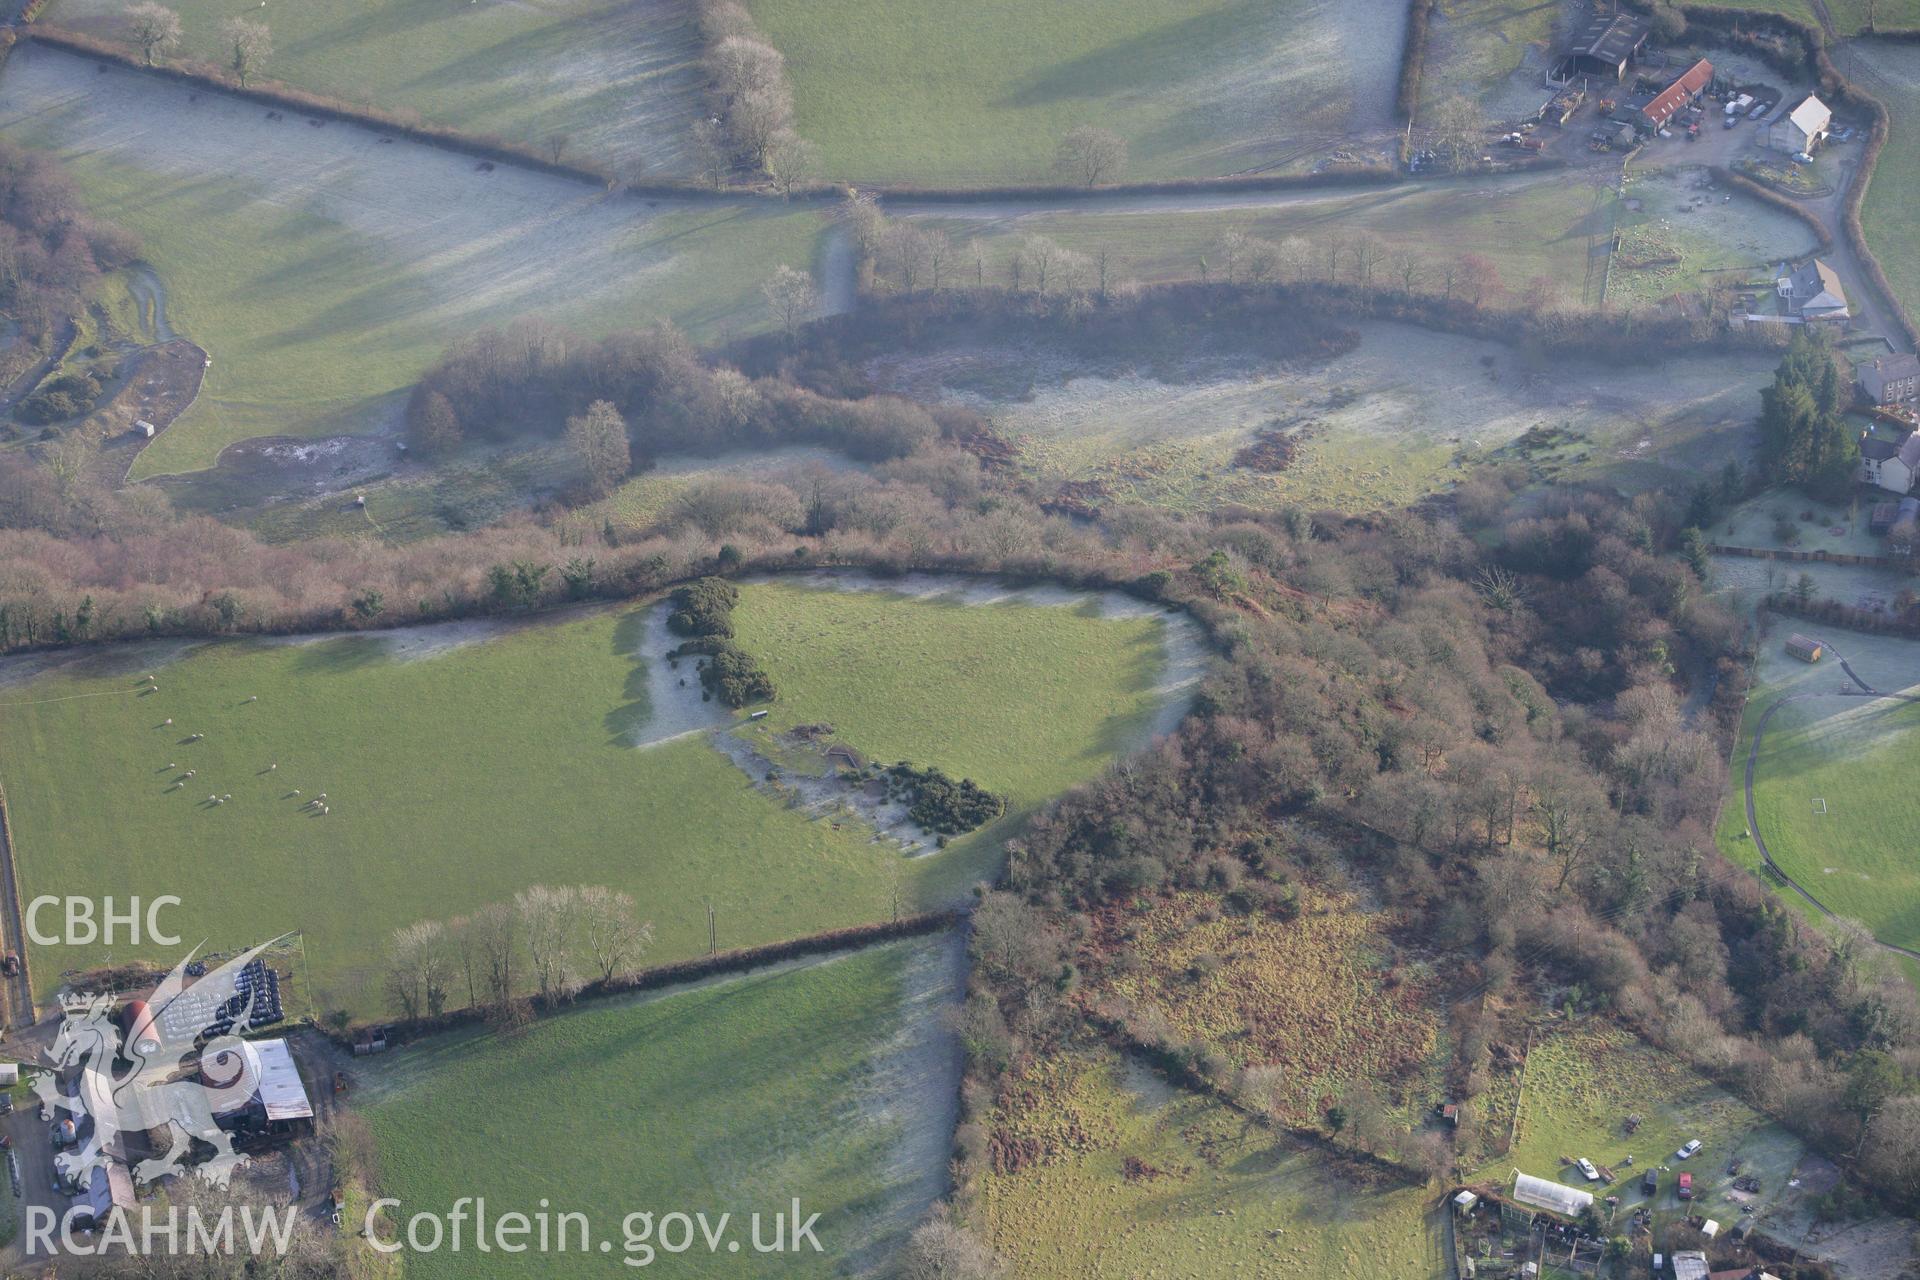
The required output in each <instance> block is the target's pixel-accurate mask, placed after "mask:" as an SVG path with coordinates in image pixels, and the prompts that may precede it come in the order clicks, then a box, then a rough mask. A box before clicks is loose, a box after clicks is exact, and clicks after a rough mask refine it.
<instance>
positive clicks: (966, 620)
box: [733, 584, 1165, 809]
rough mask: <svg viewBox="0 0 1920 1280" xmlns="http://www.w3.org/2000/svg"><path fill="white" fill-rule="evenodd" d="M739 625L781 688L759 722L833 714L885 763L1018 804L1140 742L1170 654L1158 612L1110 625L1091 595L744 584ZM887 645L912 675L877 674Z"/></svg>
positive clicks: (847, 736)
mask: <svg viewBox="0 0 1920 1280" xmlns="http://www.w3.org/2000/svg"><path fill="white" fill-rule="evenodd" d="M733 619H734V631H735V635H736V637H737V640H736V642H737V643H738V644H739V645H740V646H741V647H742V648H744V649H746V650H747V651H748V652H749V653H753V654H756V655H758V656H760V657H761V659H762V662H763V665H764V666H765V667H766V668H767V671H768V672H769V673H770V674H771V675H772V676H773V682H774V685H775V687H777V688H778V689H780V690H781V696H780V701H779V703H778V704H777V705H776V706H775V707H773V708H772V710H771V712H770V714H769V715H768V716H767V717H766V719H764V720H762V721H760V722H759V724H758V725H757V726H756V727H757V728H759V729H761V730H763V731H765V732H768V733H778V732H780V731H781V730H783V729H785V728H788V727H790V726H792V725H796V724H818V723H822V722H827V723H831V724H832V725H833V726H834V730H835V734H836V736H837V737H838V738H839V739H840V740H842V741H844V742H848V743H851V744H853V745H854V746H855V747H857V748H858V749H859V750H860V751H861V752H863V753H864V754H865V755H867V756H869V757H870V758H872V759H875V760H879V761H884V762H892V761H895V760H912V761H914V762H916V763H920V764H938V765H939V766H940V767H941V768H943V769H945V770H947V771H948V772H949V773H953V774H956V775H964V776H967V777H970V778H972V779H973V780H974V781H975V782H978V783H980V784H981V785H982V786H985V787H987V788H988V789H989V790H993V791H998V792H1001V793H1002V794H1005V795H1006V796H1008V797H1009V798H1010V799H1011V800H1012V801H1013V803H1014V806H1015V808H1016V809H1018V808H1019V807H1021V806H1025V805H1031V804H1033V803H1035V802H1037V801H1039V800H1042V799H1044V798H1046V797H1047V796H1050V795H1052V794H1054V793H1056V792H1058V791H1063V790H1065V789H1066V788H1067V787H1069V786H1071V785H1073V784H1074V783H1076V782H1079V781H1081V780H1083V779H1085V778H1088V777H1091V776H1092V775H1094V774H1096V773H1098V772H1099V771H1100V770H1101V769H1102V768H1104V767H1105V766H1106V765H1107V763H1108V762H1110V761H1111V760H1112V759H1113V758H1114V757H1115V756H1116V755H1117V754H1118V753H1120V752H1121V751H1123V750H1125V749H1126V748H1127V746H1128V745H1129V744H1130V743H1134V742H1137V741H1139V739H1140V737H1141V736H1142V734H1143V732H1144V731H1145V729H1146V726H1147V722H1148V721H1149V720H1150V719H1151V717H1152V714H1153V706H1152V700H1151V699H1150V698H1148V697H1145V696H1143V694H1144V692H1145V691H1147V690H1150V689H1152V688H1153V687H1154V685H1155V684H1156V682H1157V681H1158V680H1159V678H1160V671H1161V665H1162V660H1163V656H1164V652H1165V650H1164V647H1163V628H1162V625H1161V624H1160V623H1159V622H1158V621H1157V620H1154V619H1151V618H1129V619H1105V618H1102V617H1100V615H1099V613H1098V611H1097V609H1096V608H1095V607H1094V606H1093V604H1092V603H1091V602H1089V603H1088V604H1087V605H1085V606H1082V607H1078V608H1033V607H1031V606H1026V605H1020V604H1006V605H993V604H989V605H980V604H963V603H960V602H958V601H957V600H954V599H951V598H946V599H943V598H934V599H929V600H925V601H919V602H907V601H903V600H902V599H901V597H899V596H896V595H892V594H883V593H880V592H867V593H862V592H835V591H828V590H824V589H818V588H811V587H801V586H797V585H788V584H777V585H769V586H759V587H755V588H753V589H752V590H751V591H749V592H748V593H746V594H745V596H744V597H743V598H742V599H741V601H740V606H739V608H737V609H736V610H735V611H734V615H733ZM1082 646H1084V647H1082ZM882 654H884V655H887V656H886V658H885V661H887V662H890V663H899V664H902V665H903V667H904V668H905V672H903V673H902V674H901V675H899V676H896V677H894V678H889V679H876V678H875V677H876V672H875V669H874V668H875V660H876V656H877V655H882ZM1068 655H1073V657H1072V660H1066V659H1067V657H1068ZM908 672H910V673H913V674H906V673H908Z"/></svg>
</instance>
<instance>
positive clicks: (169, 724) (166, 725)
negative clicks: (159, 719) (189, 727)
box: [160, 716, 173, 729]
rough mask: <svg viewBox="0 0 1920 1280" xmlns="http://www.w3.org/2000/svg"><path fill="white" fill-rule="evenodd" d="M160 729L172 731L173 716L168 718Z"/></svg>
mask: <svg viewBox="0 0 1920 1280" xmlns="http://www.w3.org/2000/svg"><path fill="white" fill-rule="evenodd" d="M160 727H161V728H163V729H171V728H173V718H172V717H171V716H169V717H168V718H167V719H166V721H165V722H164V723H163V724H162V725H161V726H160Z"/></svg>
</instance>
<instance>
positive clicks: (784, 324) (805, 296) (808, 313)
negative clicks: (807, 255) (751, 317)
mask: <svg viewBox="0 0 1920 1280" xmlns="http://www.w3.org/2000/svg"><path fill="white" fill-rule="evenodd" d="M760 296H761V297H763V298H765V299H766V300H767V310H768V311H770V312H772V313H773V318H774V321H775V322H776V323H778V324H779V326H780V331H781V332H782V333H784V334H786V335H787V337H789V338H791V337H793V335H794V334H795V333H796V332H797V331H798V330H799V328H800V326H801V325H802V324H803V323H805V322H806V321H808V320H810V319H812V318H813V313H814V312H815V311H817V310H818V309H819V307H820V293H819V291H818V290H817V289H815V288H814V287H813V277H812V276H810V275H808V274H807V273H806V272H804V271H802V270H800V269H799V268H797V267H789V266H787V265H785V264H784V263H783V264H781V265H780V266H778V267H775V268H774V270H773V274H772V275H771V276H768V277H767V279H766V280H765V282H763V283H762V284H761V286H760Z"/></svg>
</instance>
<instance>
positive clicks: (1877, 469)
mask: <svg viewBox="0 0 1920 1280" xmlns="http://www.w3.org/2000/svg"><path fill="white" fill-rule="evenodd" d="M1916 480H1920V431H1911V432H1908V433H1907V438H1906V439H1905V440H1901V441H1899V442H1897V443H1896V442H1895V441H1892V440H1887V439H1884V438H1882V437H1880V436H1874V435H1862V436H1861V437H1860V482H1861V483H1862V484H1870V485H1875V486H1878V487H1879V488H1882V489H1885V490H1887V491H1888V492H1890V493H1898V494H1908V493H1912V492H1913V491H1914V482H1915V481H1916Z"/></svg>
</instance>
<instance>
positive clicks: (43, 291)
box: [0, 140, 140, 342]
mask: <svg viewBox="0 0 1920 1280" xmlns="http://www.w3.org/2000/svg"><path fill="white" fill-rule="evenodd" d="M139 252H140V245H139V242H138V241H137V240H136V239H135V238H134V237H133V236H132V235H131V234H129V233H128V232H126V231H123V230H121V229H120V228H118V227H114V226H110V225H108V224H105V223H102V222H98V221H96V220H95V219H93V218H91V217H89V216H88V215H87V212H86V210H85V209H84V208H83V207H82V206H81V203H80V197H79V195H78V193H77V192H76V191H75V190H74V186H73V183H72V182H71V181H70V180H69V179H68V178H67V176H66V174H65V173H63V172H62V171H61V170H60V168H59V166H58V164H56V163H55V162H54V161H52V160H50V159H48V158H47V157H45V156H43V155H41V154H40V153H38V152H35V151H30V150H28V149H27V148H25V147H22V146H19V145H18V144H16V143H12V142H7V141H5V140H0V267H4V269H3V270H0V311H4V312H5V313H6V314H7V315H8V316H9V317H11V318H12V319H13V320H15V321H17V322H18V323H19V325H20V328H21V332H22V333H23V334H24V335H26V337H27V338H28V339H29V340H30V341H34V342H37V341H40V340H41V339H43V338H44V337H45V336H46V335H47V334H48V333H49V332H50V331H51V330H52V329H53V327H54V326H55V325H56V324H58V323H59V322H60V321H61V320H63V319H65V318H66V317H67V316H70V315H71V314H73V312H74V310H75V309H76V308H78V307H79V305H80V303H81V300H82V299H83V298H84V297H85V296H86V293H87V290H88V289H89V288H91V287H92V285H93V283H94V281H95V280H97V279H98V278H99V276H100V273H101V272H102V271H111V270H113V269H114V268H116V267H120V266H124V265H126V264H127V263H128V262H131V261H132V260H133V259H134V258H135V257H136V256H137V255H138V254H139Z"/></svg>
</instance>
